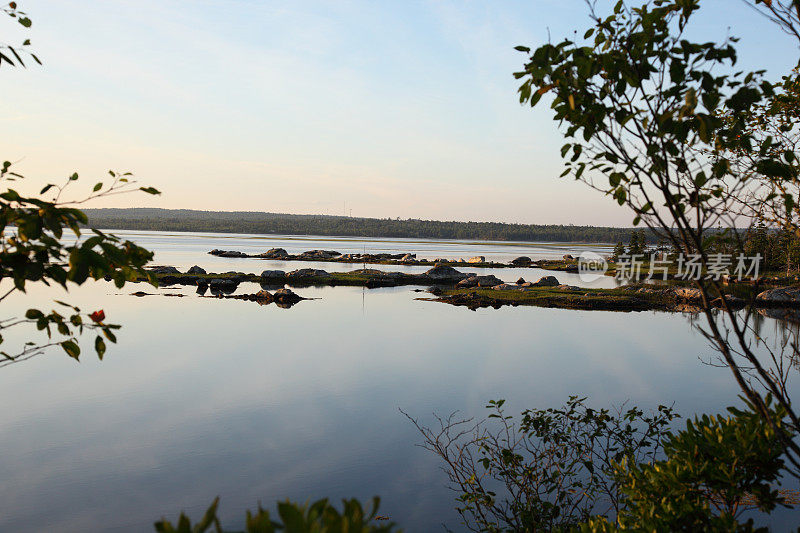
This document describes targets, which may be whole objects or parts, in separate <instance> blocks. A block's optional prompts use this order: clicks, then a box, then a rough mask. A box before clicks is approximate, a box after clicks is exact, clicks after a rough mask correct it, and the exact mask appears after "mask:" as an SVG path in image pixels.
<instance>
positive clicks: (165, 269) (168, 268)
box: [150, 266, 181, 274]
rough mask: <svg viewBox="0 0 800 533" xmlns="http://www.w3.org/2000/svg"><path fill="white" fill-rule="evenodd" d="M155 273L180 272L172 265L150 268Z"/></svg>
mask: <svg viewBox="0 0 800 533" xmlns="http://www.w3.org/2000/svg"><path fill="white" fill-rule="evenodd" d="M150 272H153V273H155V274H180V273H181V271H180V270H178V269H177V268H175V267H173V266H157V267H153V268H151V269H150Z"/></svg>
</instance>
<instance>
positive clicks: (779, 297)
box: [756, 287, 800, 305]
mask: <svg viewBox="0 0 800 533" xmlns="http://www.w3.org/2000/svg"><path fill="white" fill-rule="evenodd" d="M756 301H758V302H759V303H763V304H771V305H775V304H781V305H787V304H788V305H800V287H776V288H774V289H768V290H766V291H764V292H761V293H759V295H758V296H756Z"/></svg>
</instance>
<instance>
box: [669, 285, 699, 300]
mask: <svg viewBox="0 0 800 533" xmlns="http://www.w3.org/2000/svg"><path fill="white" fill-rule="evenodd" d="M675 296H676V297H678V298H680V299H681V300H690V301H698V300H702V299H703V293H702V292H701V291H700V289H695V288H692V287H678V288H677V289H675Z"/></svg>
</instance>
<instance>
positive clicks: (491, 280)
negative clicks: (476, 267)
mask: <svg viewBox="0 0 800 533" xmlns="http://www.w3.org/2000/svg"><path fill="white" fill-rule="evenodd" d="M476 278H477V281H478V287H494V286H495V285H501V284H502V283H503V280H501V279H498V278H497V277H495V276H494V275H492V274H489V275H488V276H476Z"/></svg>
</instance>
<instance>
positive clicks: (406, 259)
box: [400, 254, 417, 262]
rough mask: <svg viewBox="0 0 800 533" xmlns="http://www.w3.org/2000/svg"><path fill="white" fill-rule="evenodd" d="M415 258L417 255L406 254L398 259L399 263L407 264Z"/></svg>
mask: <svg viewBox="0 0 800 533" xmlns="http://www.w3.org/2000/svg"><path fill="white" fill-rule="evenodd" d="M416 258H417V254H406V255H404V256H403V257H401V258H400V261H404V262H409V261H413V260H414V259H416Z"/></svg>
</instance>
